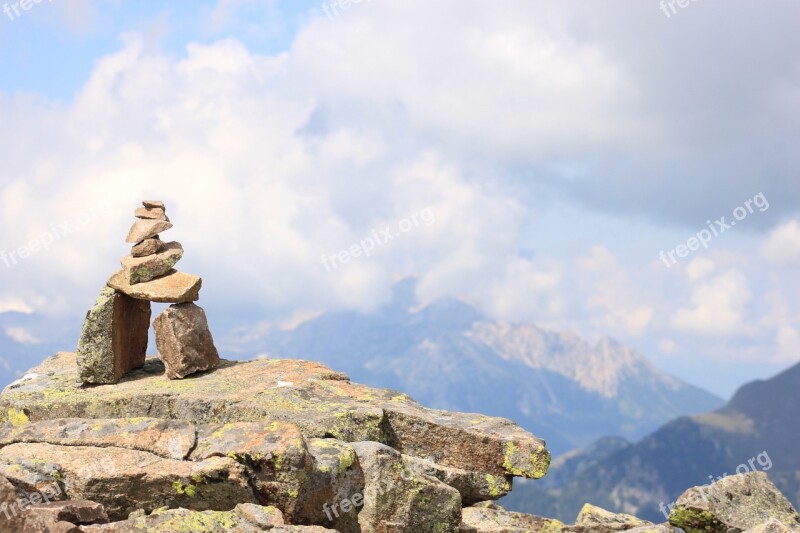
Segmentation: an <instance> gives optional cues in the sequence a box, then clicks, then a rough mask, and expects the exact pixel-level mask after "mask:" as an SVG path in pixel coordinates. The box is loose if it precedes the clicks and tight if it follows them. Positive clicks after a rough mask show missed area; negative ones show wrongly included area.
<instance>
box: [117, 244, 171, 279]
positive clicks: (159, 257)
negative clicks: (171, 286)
mask: <svg viewBox="0 0 800 533" xmlns="http://www.w3.org/2000/svg"><path fill="white" fill-rule="evenodd" d="M182 257H183V246H181V243H179V242H170V243H167V244H165V245H164V246H162V247H161V250H160V251H159V252H158V253H156V254H153V255H148V256H146V257H133V256H132V255H128V256H125V257H123V258H122V261H120V263H121V264H122V271H123V272H124V274H125V279H126V281H127V282H128V283H129V284H130V285H136V284H138V283H145V282H147V281H152V280H154V279H155V278H157V277H160V276H163V275H164V274H166V273H167V272H169V271H170V270H172V267H174V266H175V264H176V263H177V262H178V261H180V260H181V258H182Z"/></svg>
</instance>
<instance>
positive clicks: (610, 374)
mask: <svg viewBox="0 0 800 533" xmlns="http://www.w3.org/2000/svg"><path fill="white" fill-rule="evenodd" d="M414 287H415V281H414V280H413V279H407V280H405V281H403V282H401V283H399V284H397V285H396V287H395V292H394V297H393V299H392V301H391V302H390V303H389V304H387V305H386V306H384V307H383V308H381V309H379V310H377V311H376V312H374V313H370V314H360V313H354V312H336V313H326V314H324V315H322V316H319V317H317V318H315V319H311V320H309V321H307V322H305V323H303V324H301V325H299V326H298V327H296V328H295V329H293V330H291V331H272V332H270V333H269V334H267V335H266V336H265V337H264V338H263V339H262V340H261V341H260V342H259V343H257V344H255V345H252V346H251V347H250V349H251V350H259V351H264V352H267V353H269V354H270V355H271V356H276V357H293V358H294V357H297V358H307V359H313V360H319V361H321V362H323V363H325V364H327V365H330V366H331V367H333V368H339V369H342V370H343V371H344V372H346V373H347V374H349V375H350V376H351V377H352V378H353V379H354V380H355V381H359V382H362V383H369V384H372V385H375V386H381V387H388V388H394V389H398V390H403V391H406V392H407V393H409V394H411V395H412V396H414V397H415V398H417V399H418V400H419V401H421V402H423V403H425V404H426V405H431V406H433V407H436V408H439V409H452V410H459V411H476V412H486V413H488V414H491V415H494V416H503V417H507V418H511V419H513V420H515V421H517V422H518V423H519V424H520V425H521V426H523V427H525V428H527V429H530V430H533V431H536V432H540V433H542V434H546V435H548V443H549V447H550V449H551V451H553V453H554V454H555V455H560V454H561V453H565V452H567V451H569V450H572V449H575V448H578V447H582V446H585V445H587V444H589V443H590V442H592V441H593V440H595V439H597V438H599V437H602V436H604V435H620V436H622V437H625V438H627V439H629V440H634V439H638V438H640V437H642V436H644V435H646V434H647V433H649V432H651V431H653V430H655V429H656V428H658V427H659V426H661V425H662V424H664V423H666V422H667V421H669V420H671V419H673V418H675V417H676V416H680V415H684V414H689V413H699V412H704V411H707V410H710V409H715V408H717V407H719V406H721V405H722V404H723V401H722V400H721V399H719V398H717V397H716V396H713V395H712V394H710V393H708V392H706V391H703V390H701V389H698V388H696V387H694V386H692V385H689V384H687V383H685V382H682V381H680V380H678V379H677V378H675V377H673V376H670V375H668V374H666V373H664V372H662V371H660V370H658V369H657V368H655V367H654V366H653V365H652V364H651V363H650V362H649V361H648V360H647V359H646V358H645V357H644V356H642V355H641V354H639V353H637V352H635V351H634V350H631V349H630V348H627V347H625V346H622V345H620V344H619V343H617V342H615V341H613V340H611V339H603V340H601V341H600V342H598V343H597V344H595V345H592V344H589V343H587V342H586V341H584V340H583V339H581V338H579V337H577V336H575V335H572V334H567V333H557V332H553V331H546V330H543V329H540V328H538V327H536V326H533V325H528V324H518V325H515V324H507V323H502V322H491V321H489V320H487V319H486V318H485V317H483V316H482V315H481V314H480V313H479V312H478V311H477V310H476V309H474V308H473V307H471V306H469V305H468V304H466V303H464V302H462V301H459V300H455V299H451V298H442V299H440V300H437V301H435V302H433V303H431V304H430V305H427V306H425V307H423V308H421V309H418V308H414V306H415V305H416V304H415V302H416V298H415V296H414ZM499 384H502V386H501V385H499Z"/></svg>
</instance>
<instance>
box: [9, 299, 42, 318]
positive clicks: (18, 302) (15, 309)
mask: <svg viewBox="0 0 800 533" xmlns="http://www.w3.org/2000/svg"><path fill="white" fill-rule="evenodd" d="M34 311H35V309H34V308H33V307H32V306H31V305H29V304H28V303H27V302H25V300H23V299H22V298H0V314H3V313H22V314H24V315H30V314H31V313H33V312H34Z"/></svg>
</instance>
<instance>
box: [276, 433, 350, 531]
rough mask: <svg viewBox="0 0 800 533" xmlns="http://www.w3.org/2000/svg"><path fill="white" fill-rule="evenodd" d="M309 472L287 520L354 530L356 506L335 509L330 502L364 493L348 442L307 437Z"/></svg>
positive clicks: (335, 502)
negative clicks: (310, 469)
mask: <svg viewBox="0 0 800 533" xmlns="http://www.w3.org/2000/svg"><path fill="white" fill-rule="evenodd" d="M308 451H309V454H310V455H311V458H312V463H313V464H312V472H311V475H310V476H308V477H307V478H306V480H305V483H303V486H302V488H301V490H300V493H299V497H298V501H297V504H296V505H297V509H296V511H295V512H294V513H293V516H291V517H290V518H291V522H292V523H297V524H319V525H323V526H325V527H329V528H331V529H335V530H336V531H340V532H341V533H357V532H359V531H360V528H359V525H358V509H356V508H355V507H353V508H351V509H349V510H346V511H345V510H342V508H341V505H339V507H337V512H335V513H334V512H333V510H332V506H333V505H335V504H337V503H338V504H341V502H342V501H344V500H346V499H347V500H349V499H351V498H352V497H353V496H354V495H356V494H360V495H363V494H364V473H363V471H362V470H361V465H360V463H359V461H358V457H357V456H356V452H355V449H353V446H351V445H350V444H347V443H344V442H342V441H339V440H336V439H309V440H308Z"/></svg>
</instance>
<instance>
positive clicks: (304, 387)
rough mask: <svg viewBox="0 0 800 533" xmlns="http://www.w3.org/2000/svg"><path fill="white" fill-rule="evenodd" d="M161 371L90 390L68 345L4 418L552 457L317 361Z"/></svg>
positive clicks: (21, 384) (2, 400)
mask: <svg viewBox="0 0 800 533" xmlns="http://www.w3.org/2000/svg"><path fill="white" fill-rule="evenodd" d="M163 373H164V367H163V364H162V363H161V362H160V361H158V360H156V359H152V358H151V359H148V360H147V362H146V363H145V366H144V367H143V368H142V369H140V370H135V371H133V372H131V373H130V374H129V375H128V376H127V377H126V378H125V379H124V380H122V381H121V382H120V383H119V384H117V385H116V386H113V387H110V386H108V387H105V386H104V387H94V388H90V389H84V388H81V387H80V386H79V385H78V384H77V383H76V381H77V368H76V366H75V354H71V353H66V352H62V353H59V354H58V355H56V356H53V357H51V358H48V359H47V360H45V361H44V362H43V363H42V364H41V365H40V366H38V367H35V368H33V369H31V370H29V371H28V372H27V373H26V377H25V379H23V380H19V381H17V382H15V383H13V384H11V385H9V386H8V387H7V388H6V390H5V391H4V392H3V394H2V396H0V422H3V421H13V420H19V419H22V420H32V421H37V420H47V419H54V418H128V417H136V416H149V417H156V418H168V419H179V420H186V421H189V422H194V423H200V424H202V423H227V422H239V421H242V422H260V421H265V420H266V421H269V422H272V421H276V420H282V421H286V422H290V423H292V424H295V425H297V426H298V427H299V428H300V430H301V432H302V433H303V435H304V436H305V437H306V438H326V437H334V438H337V439H339V440H342V441H346V442H355V441H365V440H373V441H377V442H382V443H384V444H388V445H390V446H392V447H395V448H397V447H398V446H397V444H398V443H399V444H401V445H402V447H404V448H406V450H407V451H404V453H406V454H408V455H415V456H416V457H421V458H424V459H429V460H434V462H436V463H437V464H440V465H443V466H449V467H453V468H459V469H462V470H467V471H472V472H482V473H487V474H492V475H496V476H504V475H508V474H514V473H517V472H521V473H523V475H524V474H528V475H529V476H530V477H541V476H542V475H544V473H545V472H546V468H547V466H546V465H547V464H548V463H549V453H548V452H547V450H546V449H545V445H544V441H542V440H541V439H538V438H536V437H534V436H533V435H531V434H530V433H528V432H527V431H524V430H523V429H522V428H520V427H519V426H517V425H516V424H514V423H513V422H511V421H510V420H506V419H503V418H493V417H488V416H483V415H477V414H462V413H452V412H451V413H447V412H444V411H437V410H432V409H426V408H425V407H422V406H421V405H419V404H418V403H416V402H415V401H413V400H412V399H410V398H409V397H408V396H405V395H402V394H398V393H397V392H395V391H391V390H388V389H375V388H371V387H367V386H365V385H359V384H356V383H351V382H350V381H349V380H348V378H347V376H346V375H344V374H342V373H340V372H334V371H332V370H330V369H328V368H327V367H325V366H324V365H322V364H320V363H313V362H308V361H298V360H288V359H266V360H256V361H250V362H233V361H224V360H223V361H221V363H220V366H219V367H218V368H217V369H216V370H215V371H214V372H209V373H207V374H202V375H198V376H195V377H192V378H190V379H186V380H180V381H169V380H165V379H164V378H163ZM396 413H402V418H401V417H400V416H397V415H396ZM398 421H400V423H398V424H396V425H395V423H396V422H398ZM414 421H416V423H413V422H414ZM431 434H433V435H436V436H438V439H435V440H434V439H433V438H432V436H431ZM408 450H414V451H416V452H417V453H409V451H408ZM519 450H528V453H527V454H522V453H519ZM512 452H513V453H512ZM512 459H513V460H512ZM516 475H519V474H516Z"/></svg>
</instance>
